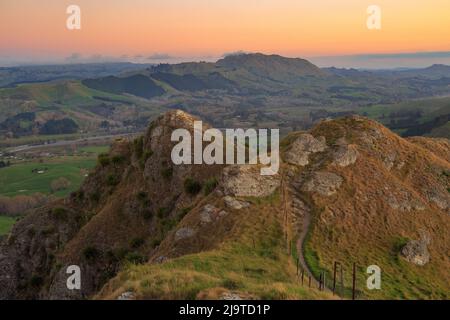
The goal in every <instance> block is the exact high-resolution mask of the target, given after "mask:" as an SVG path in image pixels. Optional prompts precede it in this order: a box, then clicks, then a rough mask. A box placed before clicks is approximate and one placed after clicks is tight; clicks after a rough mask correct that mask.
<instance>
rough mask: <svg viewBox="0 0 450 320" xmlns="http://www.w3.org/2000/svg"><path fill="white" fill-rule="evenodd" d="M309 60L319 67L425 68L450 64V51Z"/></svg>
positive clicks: (313, 58)
mask: <svg viewBox="0 0 450 320" xmlns="http://www.w3.org/2000/svg"><path fill="white" fill-rule="evenodd" d="M308 60H310V61H311V62H312V63H314V64H317V65H318V66H319V67H332V66H333V67H339V68H360V69H392V68H424V67H429V66H431V65H433V64H446V65H450V52H449V51H437V52H411V53H382V54H376V53H375V54H359V55H347V56H325V57H309V58H308Z"/></svg>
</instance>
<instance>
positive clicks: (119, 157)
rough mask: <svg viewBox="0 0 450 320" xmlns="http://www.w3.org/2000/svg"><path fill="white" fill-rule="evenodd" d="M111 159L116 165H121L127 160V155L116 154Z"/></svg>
mask: <svg viewBox="0 0 450 320" xmlns="http://www.w3.org/2000/svg"><path fill="white" fill-rule="evenodd" d="M111 161H112V163H113V164H114V165H119V164H121V163H123V162H124V161H125V157H124V156H122V155H115V156H113V157H112V159H111Z"/></svg>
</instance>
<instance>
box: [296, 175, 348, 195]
mask: <svg viewBox="0 0 450 320" xmlns="http://www.w3.org/2000/svg"><path fill="white" fill-rule="evenodd" d="M343 181H344V179H342V177H341V176H339V175H337V174H335V173H332V172H314V173H313V175H312V177H311V178H310V179H309V180H308V181H307V182H306V183H305V184H304V185H303V190H304V191H308V192H317V193H319V194H320V195H322V196H331V195H333V194H335V193H336V192H337V190H338V189H339V187H340V186H341V184H342V182H343Z"/></svg>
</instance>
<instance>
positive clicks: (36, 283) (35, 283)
mask: <svg viewBox="0 0 450 320" xmlns="http://www.w3.org/2000/svg"><path fill="white" fill-rule="evenodd" d="M43 283H44V279H42V277H41V276H38V275H33V276H32V277H31V279H30V285H31V286H32V287H33V288H36V287H40V286H42V284H43Z"/></svg>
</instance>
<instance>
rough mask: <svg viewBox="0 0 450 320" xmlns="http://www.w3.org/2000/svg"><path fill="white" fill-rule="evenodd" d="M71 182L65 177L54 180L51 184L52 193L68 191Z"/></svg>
mask: <svg viewBox="0 0 450 320" xmlns="http://www.w3.org/2000/svg"><path fill="white" fill-rule="evenodd" d="M70 184H71V183H70V181H69V180H68V179H66V178H64V177H60V178H58V179H55V180H53V181H52V182H51V183H50V188H51V190H52V192H57V191H60V190H66V189H67V188H69V187H70Z"/></svg>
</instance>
